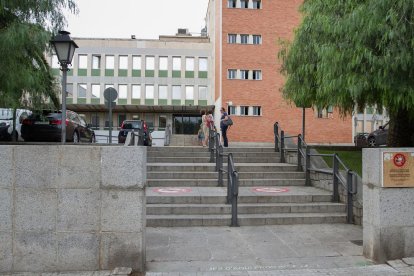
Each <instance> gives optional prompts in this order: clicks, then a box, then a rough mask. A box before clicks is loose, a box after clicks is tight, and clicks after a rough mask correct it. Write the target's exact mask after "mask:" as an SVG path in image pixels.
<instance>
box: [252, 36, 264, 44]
mask: <svg viewBox="0 0 414 276" xmlns="http://www.w3.org/2000/svg"><path fill="white" fill-rule="evenodd" d="M253 44H262V36H261V35H253Z"/></svg>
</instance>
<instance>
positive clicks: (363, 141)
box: [354, 132, 369, 148]
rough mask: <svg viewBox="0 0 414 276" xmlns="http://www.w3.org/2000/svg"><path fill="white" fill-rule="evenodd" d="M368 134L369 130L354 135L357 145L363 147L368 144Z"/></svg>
mask: <svg viewBox="0 0 414 276" xmlns="http://www.w3.org/2000/svg"><path fill="white" fill-rule="evenodd" d="M368 134H369V133H367V132H362V133H358V134H357V135H355V136H354V143H355V146H356V147H358V148H363V147H366V146H368Z"/></svg>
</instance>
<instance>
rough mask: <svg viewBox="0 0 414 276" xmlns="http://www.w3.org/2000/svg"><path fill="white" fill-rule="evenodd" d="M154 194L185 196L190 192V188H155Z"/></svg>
mask: <svg viewBox="0 0 414 276" xmlns="http://www.w3.org/2000/svg"><path fill="white" fill-rule="evenodd" d="M153 191H154V192H156V193H160V194H185V193H189V192H191V189H190V188H171V187H166V188H155V189H153Z"/></svg>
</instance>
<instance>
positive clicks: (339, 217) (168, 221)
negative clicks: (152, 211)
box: [147, 213, 346, 227]
mask: <svg viewBox="0 0 414 276" xmlns="http://www.w3.org/2000/svg"><path fill="white" fill-rule="evenodd" d="M230 220H231V215H147V226H148V227H186V226H226V225H230ZM238 222H239V225H240V226H252V225H282V224H283V225H285V224H321V223H345V222H346V215H345V213H280V214H241V215H239V216H238Z"/></svg>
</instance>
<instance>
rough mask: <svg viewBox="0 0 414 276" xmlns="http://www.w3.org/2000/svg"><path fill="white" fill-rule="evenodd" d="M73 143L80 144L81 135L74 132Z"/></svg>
mask: <svg viewBox="0 0 414 276" xmlns="http://www.w3.org/2000/svg"><path fill="white" fill-rule="evenodd" d="M73 143H74V144H77V143H79V134H78V133H77V132H76V131H74V132H73Z"/></svg>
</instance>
